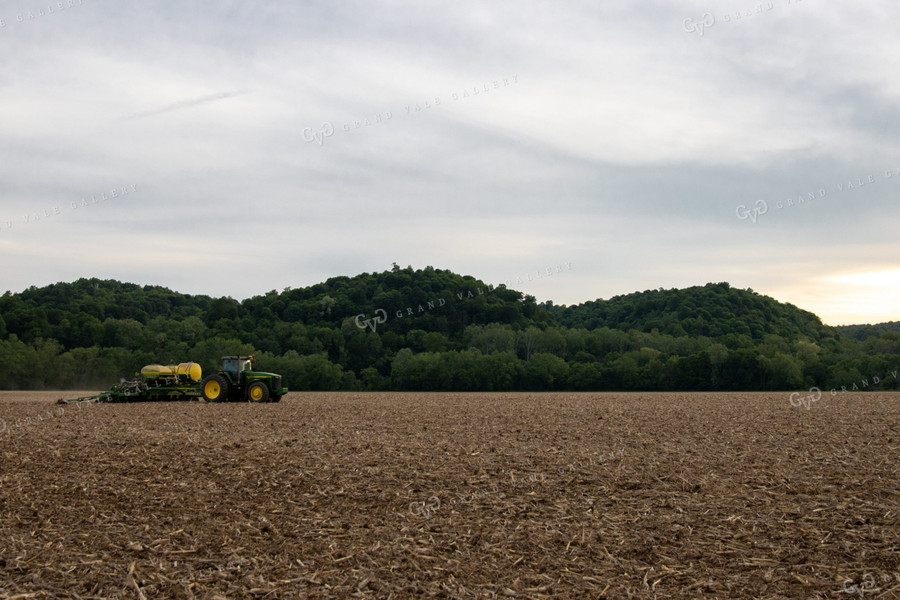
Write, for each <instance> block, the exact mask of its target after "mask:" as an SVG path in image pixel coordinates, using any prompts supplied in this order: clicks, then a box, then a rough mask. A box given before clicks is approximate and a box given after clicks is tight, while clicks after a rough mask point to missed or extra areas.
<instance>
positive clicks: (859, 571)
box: [0, 392, 900, 599]
mask: <svg viewBox="0 0 900 600" xmlns="http://www.w3.org/2000/svg"><path fill="white" fill-rule="evenodd" d="M62 395H65V396H68V397H71V396H77V395H78V394H77V393H76V394H72V393H65V394H60V393H12V392H6V393H2V394H0V419H2V421H0V598H4V599H9V598H17V599H25V598H82V599H88V598H148V599H149V598H232V599H237V598H307V597H309V598H394V599H401V598H423V597H424V598H427V597H435V598H848V599H849V598H860V597H863V598H900V525H898V513H900V478H898V464H900V395H898V394H879V393H867V394H839V395H838V396H836V397H832V396H831V395H830V394H829V393H827V392H826V393H825V394H824V395H823V397H822V399H821V401H819V402H817V403H814V404H812V405H811V406H810V407H809V408H808V409H807V408H806V407H804V406H798V407H794V406H791V403H790V402H789V399H788V394H787V393H782V394H744V393H727V394H387V393H384V394H352V393H334V394H301V393H292V394H290V395H288V396H286V397H285V399H284V400H283V401H282V402H281V403H279V404H264V405H249V404H245V403H240V404H206V403H202V402H180V403H143V404H100V405H86V406H82V407H80V408H79V407H78V406H75V405H68V406H64V407H60V406H56V405H54V404H53V401H54V400H56V399H57V398H59V397H60V396H62ZM48 411H50V412H48Z"/></svg>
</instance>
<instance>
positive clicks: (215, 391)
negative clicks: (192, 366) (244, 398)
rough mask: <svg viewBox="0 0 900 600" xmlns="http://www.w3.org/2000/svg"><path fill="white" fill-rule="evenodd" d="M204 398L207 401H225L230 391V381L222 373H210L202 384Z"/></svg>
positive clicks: (201, 389)
mask: <svg viewBox="0 0 900 600" xmlns="http://www.w3.org/2000/svg"><path fill="white" fill-rule="evenodd" d="M200 391H202V392H203V399H204V400H206V401H207V402H225V401H227V400H228V394H229V392H230V389H229V385H228V382H227V381H226V380H225V378H224V377H222V376H221V375H208V376H206V377H204V378H203V383H202V384H200Z"/></svg>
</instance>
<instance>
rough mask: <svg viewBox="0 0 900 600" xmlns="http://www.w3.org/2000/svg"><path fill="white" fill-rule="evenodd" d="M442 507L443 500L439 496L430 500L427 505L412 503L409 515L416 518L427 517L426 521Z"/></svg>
mask: <svg viewBox="0 0 900 600" xmlns="http://www.w3.org/2000/svg"><path fill="white" fill-rule="evenodd" d="M440 507H441V499H440V498H438V497H437V496H432V497H431V498H429V499H428V503H427V504H426V503H425V502H410V503H409V513H410V514H411V515H413V516H416V517H425V518H426V519H430V518H431V515H433V514H434V513H436V512H437V511H438V509H439V508H440Z"/></svg>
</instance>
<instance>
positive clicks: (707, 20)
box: [682, 13, 716, 37]
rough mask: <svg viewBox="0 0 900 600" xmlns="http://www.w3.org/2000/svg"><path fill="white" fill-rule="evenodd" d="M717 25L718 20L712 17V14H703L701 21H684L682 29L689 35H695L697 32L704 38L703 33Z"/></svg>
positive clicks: (691, 19) (688, 19)
mask: <svg viewBox="0 0 900 600" xmlns="http://www.w3.org/2000/svg"><path fill="white" fill-rule="evenodd" d="M715 24H716V18H715V17H714V16H713V15H712V13H703V16H702V17H700V20H699V21H694V18H693V17H688V18H687V19H685V20H684V21H682V27H684V30H685V31H686V32H688V33H694V32H695V31H696V32H697V33H699V34H700V37H703V31H704V30H705V29H706V28H708V27H712V26H713V25H715Z"/></svg>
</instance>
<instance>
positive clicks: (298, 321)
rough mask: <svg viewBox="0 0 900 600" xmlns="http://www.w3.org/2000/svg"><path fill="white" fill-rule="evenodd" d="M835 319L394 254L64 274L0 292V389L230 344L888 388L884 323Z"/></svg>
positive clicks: (561, 380) (392, 365)
mask: <svg viewBox="0 0 900 600" xmlns="http://www.w3.org/2000/svg"><path fill="white" fill-rule="evenodd" d="M850 333H851V332H850V331H847V332H846V333H845V334H842V333H841V332H840V331H839V330H838V329H835V328H831V327H827V326H825V325H823V324H822V322H821V321H820V320H819V319H818V317H816V316H815V315H813V314H812V313H809V312H806V311H803V310H800V309H798V308H797V307H795V306H792V305H790V304H783V303H780V302H777V301H775V300H773V299H772V298H768V297H765V296H761V295H759V294H756V293H754V292H752V291H750V290H738V289H735V288H731V287H730V286H729V285H728V284H727V283H717V284H707V285H705V286H697V287H692V288H687V289H683V290H658V291H646V292H640V293H634V294H628V295H624V296H616V297H614V298H610V299H609V300H595V301H590V302H585V303H583V304H580V305H576V306H554V305H553V304H552V303H551V302H546V303H543V304H539V303H537V302H536V301H535V299H534V298H533V297H531V296H527V295H525V294H522V293H521V292H518V291H515V290H512V289H508V288H506V287H504V286H499V287H494V286H491V285H486V284H485V283H484V282H482V281H479V280H477V279H475V278H473V277H470V276H463V275H458V274H455V273H452V272H450V271H446V270H441V269H434V268H432V267H426V268H425V269H419V270H414V269H412V268H411V267H407V268H405V269H402V268H400V267H398V266H397V265H394V266H393V268H392V269H390V270H388V271H384V272H381V273H371V274H370V273H362V274H360V275H356V276H354V277H346V276H341V277H333V278H331V279H328V280H327V281H325V282H323V283H319V284H316V285H313V286H309V287H305V288H299V289H286V290H283V291H282V292H277V291H274V290H273V291H271V292H269V293H267V294H264V295H262V296H257V297H254V298H249V299H247V300H244V301H240V302H239V301H237V300H234V299H231V298H211V297H209V296H191V295H186V294H179V293H177V292H173V291H171V290H168V289H166V288H163V287H159V286H138V285H134V284H130V283H121V282H118V281H108V280H98V279H80V280H78V281H76V282H74V283H57V284H54V285H50V286H47V287H43V288H34V287H32V288H30V289H28V290H25V291H23V292H21V293H18V294H12V293H10V292H7V293H6V294H4V295H3V296H2V297H0V364H2V365H4V368H3V369H2V371H0V388H2V389H42V388H70V389H71V388H86V387H93V388H106V387H108V386H109V385H110V384H111V383H113V382H116V381H118V380H119V378H120V377H128V376H130V375H132V374H133V373H134V372H135V371H136V370H139V369H140V367H141V366H143V365H145V364H150V363H177V362H184V361H194V362H198V363H200V364H201V366H202V367H203V369H204V371H210V370H212V369H214V368H215V367H216V365H217V364H218V360H219V357H220V356H222V355H224V354H236V353H242V354H249V353H256V355H257V357H258V358H257V366H259V367H260V368H264V369H269V370H273V371H277V372H281V373H282V374H283V375H284V376H285V382H286V384H287V385H288V386H289V387H291V389H294V390H305V389H397V390H407V389H408V390H513V389H528V390H559V389H571V390H717V389H720V390H724V389H730V390H765V389H785V390H786V389H802V388H808V387H810V386H812V385H818V386H820V387H827V386H830V387H834V388H835V389H837V390H840V388H841V387H842V386H843V387H847V388H848V389H852V386H853V385H856V384H857V382H861V381H863V380H864V379H865V378H867V377H869V376H878V377H879V380H880V381H881V383H880V384H879V387H880V388H881V389H884V388H885V387H891V386H896V385H897V377H896V376H895V377H893V378H891V377H885V376H884V374H889V373H891V371H892V370H895V369H896V368H897V367H898V366H900V336H898V334H897V333H896V332H894V331H891V330H889V329H883V330H880V331H879V332H867V335H866V336H865V337H859V338H858V339H857V337H856V336H857V333H858V332H856V331H855V330H854V331H853V332H852V333H853V335H850ZM830 387H829V389H830Z"/></svg>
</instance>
